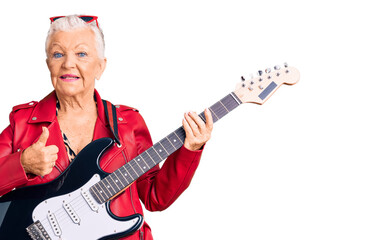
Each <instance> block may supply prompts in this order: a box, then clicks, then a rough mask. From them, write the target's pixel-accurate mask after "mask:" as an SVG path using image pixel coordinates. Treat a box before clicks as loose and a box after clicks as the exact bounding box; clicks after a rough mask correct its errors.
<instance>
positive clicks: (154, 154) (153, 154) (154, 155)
mask: <svg viewBox="0 0 391 240" xmlns="http://www.w3.org/2000/svg"><path fill="white" fill-rule="evenodd" d="M146 152H147V153H148V155H149V156H150V157H151V159H156V161H153V162H154V163H155V164H154V165H156V164H157V163H159V162H161V161H163V160H164V158H162V157H161V156H160V155H159V153H157V151H156V149H155V148H154V147H153V146H152V147H150V148H149V149H148V150H147V151H146Z"/></svg>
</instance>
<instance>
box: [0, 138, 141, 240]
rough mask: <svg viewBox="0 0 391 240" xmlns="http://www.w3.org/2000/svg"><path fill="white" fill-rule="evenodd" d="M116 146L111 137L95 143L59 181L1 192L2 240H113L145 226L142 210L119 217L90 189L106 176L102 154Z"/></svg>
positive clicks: (84, 150)
mask: <svg viewBox="0 0 391 240" xmlns="http://www.w3.org/2000/svg"><path fill="white" fill-rule="evenodd" d="M112 144H113V140H112V139H110V138H102V139H98V140H96V141H93V142H92V143H90V144H89V145H87V146H86V147H85V148H84V149H83V150H82V151H81V152H80V153H79V154H78V155H77V157H76V158H75V159H74V160H73V161H72V163H71V164H70V166H69V167H68V168H67V170H66V171H65V172H63V173H62V174H61V175H60V176H59V177H57V178H56V179H55V180H53V181H51V182H49V183H45V184H41V185H34V186H28V187H24V188H20V189H17V190H14V191H11V192H10V193H7V194H6V195H4V196H2V197H1V198H0V239H18V240H25V239H26V240H27V239H40V240H41V239H42V240H44V239H63V240H64V239H114V238H119V237H122V236H126V235H130V234H132V233H134V232H135V231H137V230H138V229H139V228H140V227H141V225H142V224H143V217H142V216H141V215H140V214H134V215H131V216H129V217H124V218H121V217H117V216H115V215H114V214H113V213H112V212H111V211H110V201H108V202H106V203H103V204H99V203H97V202H96V201H95V200H94V198H93V197H91V194H90V193H89V188H90V187H91V186H92V185H94V184H95V183H97V182H99V181H100V180H101V179H102V178H104V177H105V176H107V175H108V174H107V173H105V172H104V171H103V170H102V169H101V168H100V167H99V158H100V156H101V155H102V153H103V152H104V151H105V150H106V149H107V148H108V147H110V146H111V145H112ZM26 228H28V231H27V230H26ZM29 235H30V236H29Z"/></svg>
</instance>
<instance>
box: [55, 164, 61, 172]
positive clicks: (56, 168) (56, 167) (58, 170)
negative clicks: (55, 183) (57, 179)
mask: <svg viewBox="0 0 391 240" xmlns="http://www.w3.org/2000/svg"><path fill="white" fill-rule="evenodd" d="M54 167H55V168H56V169H57V170H58V171H59V172H60V174H61V173H62V171H61V170H60V168H58V167H57V165H54Z"/></svg>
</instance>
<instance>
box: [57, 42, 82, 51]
mask: <svg viewBox="0 0 391 240" xmlns="http://www.w3.org/2000/svg"><path fill="white" fill-rule="evenodd" d="M55 46H58V47H59V48H61V49H62V46H61V45H60V44H58V43H56V42H54V43H52V44H50V46H49V49H51V48H53V47H55ZM80 46H85V47H87V48H88V45H87V44H85V43H79V44H77V45H76V46H75V48H78V47H80Z"/></svg>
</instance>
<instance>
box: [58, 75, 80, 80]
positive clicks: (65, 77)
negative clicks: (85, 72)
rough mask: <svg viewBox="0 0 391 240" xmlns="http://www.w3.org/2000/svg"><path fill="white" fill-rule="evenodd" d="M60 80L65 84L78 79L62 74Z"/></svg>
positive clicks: (74, 76)
mask: <svg viewBox="0 0 391 240" xmlns="http://www.w3.org/2000/svg"><path fill="white" fill-rule="evenodd" d="M60 78H61V79H62V80H63V81H65V82H73V81H77V80H79V78H80V77H78V76H76V75H73V74H64V75H62V76H60Z"/></svg>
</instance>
